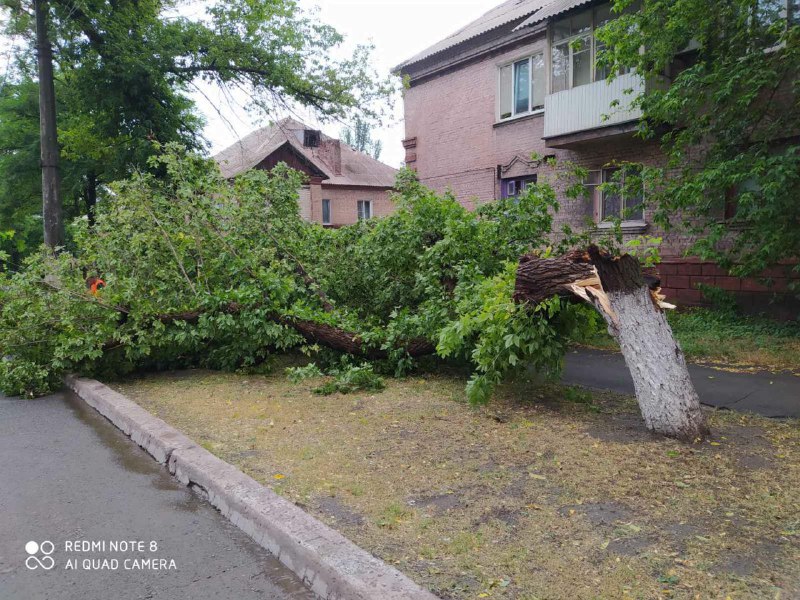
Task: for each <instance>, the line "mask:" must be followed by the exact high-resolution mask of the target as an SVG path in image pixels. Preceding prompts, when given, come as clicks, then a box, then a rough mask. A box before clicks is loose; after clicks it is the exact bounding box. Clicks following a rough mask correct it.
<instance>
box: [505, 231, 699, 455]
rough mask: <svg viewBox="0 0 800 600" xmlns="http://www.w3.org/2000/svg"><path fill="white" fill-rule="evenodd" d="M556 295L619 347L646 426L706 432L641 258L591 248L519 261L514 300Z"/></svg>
mask: <svg viewBox="0 0 800 600" xmlns="http://www.w3.org/2000/svg"><path fill="white" fill-rule="evenodd" d="M554 294H557V295H559V296H561V297H564V298H567V299H575V300H580V301H582V302H586V303H588V304H590V305H591V306H593V307H594V308H595V309H596V310H597V311H598V312H599V313H600V314H601V315H602V317H603V319H604V320H605V322H606V324H607V325H608V331H609V333H610V334H611V335H612V336H613V337H614V339H616V340H617V342H618V343H619V346H620V349H621V350H622V354H623V356H624V357H625V363H626V364H627V366H628V369H629V370H630V373H631V376H632V378H633V383H634V387H635V389H636V399H637V401H638V402H639V408H640V409H641V411H642V417H643V418H644V421H645V424H646V425H647V428H648V429H650V430H651V431H654V432H656V433H660V434H664V435H667V436H670V437H675V438H679V439H684V440H693V439H696V438H701V437H704V436H705V435H707V434H708V428H707V425H706V420H705V417H704V415H703V412H702V410H701V408H700V401H699V398H698V396H697V392H696V391H695V388H694V385H693V384H692V380H691V378H690V377H689V371H688V369H687V367H686V360H685V358H684V355H683V351H682V350H681V349H680V346H678V343H677V342H676V341H675V338H674V336H673V334H672V329H671V328H670V326H669V323H668V322H667V318H666V316H665V314H664V310H663V309H664V308H674V307H673V306H671V305H668V304H666V303H665V302H664V297H663V296H661V295H660V294H659V289H658V287H657V282H647V281H646V280H645V278H644V276H643V275H642V271H641V268H640V265H639V261H638V260H637V259H636V258H634V257H632V256H630V255H627V254H625V255H623V256H620V257H614V256H611V255H610V254H608V253H605V252H602V251H601V250H600V249H598V248H597V247H596V246H591V247H590V248H589V249H588V250H587V251H577V252H572V253H570V254H568V255H566V256H564V257H561V258H553V259H543V258H539V257H537V256H536V255H532V254H531V255H527V256H523V257H522V259H521V260H520V264H519V268H518V270H517V280H516V288H515V292H514V298H515V299H516V300H517V301H518V302H529V303H532V304H538V303H540V302H542V301H544V300H546V299H547V298H549V297H550V296H552V295H554Z"/></svg>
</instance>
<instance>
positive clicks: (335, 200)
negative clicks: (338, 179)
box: [311, 183, 394, 227]
mask: <svg viewBox="0 0 800 600" xmlns="http://www.w3.org/2000/svg"><path fill="white" fill-rule="evenodd" d="M390 195H391V191H390V190H387V189H381V188H359V187H343V186H326V185H325V184H324V183H323V184H322V186H321V190H320V193H319V196H316V195H315V196H314V197H312V203H311V220H312V221H314V222H316V223H322V200H323V199H326V200H330V201H331V226H333V227H337V226H342V225H352V224H353V223H355V222H356V221H358V201H359V200H371V201H372V216H373V217H385V216H387V215H390V214H392V212H394V203H393V202H392V201H391V199H390Z"/></svg>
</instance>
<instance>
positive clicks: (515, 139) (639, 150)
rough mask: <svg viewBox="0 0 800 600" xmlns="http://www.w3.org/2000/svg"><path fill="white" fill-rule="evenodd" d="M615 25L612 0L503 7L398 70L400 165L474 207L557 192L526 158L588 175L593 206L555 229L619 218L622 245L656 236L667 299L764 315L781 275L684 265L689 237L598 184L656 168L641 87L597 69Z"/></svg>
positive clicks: (551, 0) (632, 78) (564, 217)
mask: <svg viewBox="0 0 800 600" xmlns="http://www.w3.org/2000/svg"><path fill="white" fill-rule="evenodd" d="M611 18H612V13H611V11H610V4H609V2H603V1H597V0H509V1H507V2H504V3H503V4H500V5H499V6H497V7H495V8H494V9H492V10H491V11H489V12H488V13H486V14H485V15H483V16H482V17H480V18H479V19H477V20H476V21H474V22H473V23H470V24H469V25H467V26H466V27H464V28H462V29H460V30H459V31H457V32H455V33H453V34H452V35H450V36H448V37H446V38H444V39H443V40H441V41H440V42H438V43H437V44H434V45H433V46H431V47H430V48H428V49H426V50H424V51H422V52H420V53H419V54H417V55H416V56H414V57H412V58H410V59H409V60H407V61H405V62H403V63H402V64H400V65H399V66H398V67H396V71H397V72H398V73H401V74H403V75H405V76H407V77H408V79H409V83H410V87H409V88H408V89H407V90H406V91H405V95H404V107H405V128H406V135H405V139H404V140H403V145H404V147H405V149H406V163H407V164H408V166H410V167H412V168H414V169H415V170H416V171H417V173H418V175H419V177H420V180H421V181H422V182H423V183H424V184H426V185H428V186H430V187H432V188H434V189H436V190H440V191H443V190H445V189H448V188H449V189H451V190H452V191H453V192H454V194H455V195H456V197H457V198H459V200H460V201H461V202H462V203H463V204H464V205H465V206H468V207H470V208H473V207H474V206H475V205H476V204H479V203H483V202H491V201H492V200H494V199H497V198H501V197H507V196H509V195H515V194H517V193H519V192H520V191H521V190H522V189H524V186H525V185H526V184H527V183H528V182H531V181H537V180H539V181H541V180H543V178H549V179H551V180H552V183H553V184H554V186H555V187H556V189H559V186H560V185H561V186H563V185H564V184H563V182H559V181H558V180H556V178H555V177H554V173H553V170H552V168H551V167H549V166H547V165H545V164H544V161H543V160H531V156H532V155H533V154H534V153H535V155H537V156H538V157H548V156H554V157H555V158H557V159H558V161H559V162H570V163H575V164H577V165H580V166H582V167H585V168H586V169H588V172H589V179H588V182H587V183H588V184H590V185H589V187H590V190H591V193H590V197H589V198H588V199H575V200H573V199H568V198H566V197H565V196H564V197H562V198H561V210H560V212H559V214H558V215H557V217H556V218H557V220H558V221H560V222H561V223H563V222H567V223H569V224H570V225H571V226H573V228H578V229H582V228H585V227H587V226H588V227H594V228H597V229H598V230H602V229H603V228H606V227H610V226H611V223H610V222H609V221H607V219H609V218H612V217H621V216H624V217H625V220H624V221H623V223H622V229H623V232H624V233H625V234H626V236H627V237H632V236H635V235H641V234H651V235H660V236H663V243H662V245H661V254H662V257H663V263H662V266H661V269H660V271H661V276H662V284H663V286H664V289H665V291H666V292H667V294H668V295H669V297H670V298H671V299H674V300H677V301H678V302H679V303H683V304H696V303H700V302H702V300H703V296H702V293H701V292H700V291H699V289H698V285H699V284H701V283H705V284H711V285H717V286H719V287H722V288H724V289H728V290H731V291H734V292H736V293H738V294H739V297H740V300H741V302H742V304H743V305H744V306H745V307H747V308H754V307H764V306H765V305H766V304H767V302H768V301H769V300H771V299H772V296H773V295H774V293H775V292H778V293H779V292H783V291H785V290H786V283H787V280H786V279H785V273H784V270H782V269H775V270H774V272H772V273H769V274H765V275H766V276H770V277H771V278H772V280H773V281H774V285H773V287H771V288H766V287H764V286H762V285H761V284H760V283H758V282H757V281H755V280H739V279H736V278H731V277H728V276H727V274H726V273H724V272H722V271H721V270H720V269H719V268H717V267H716V266H715V265H713V264H708V263H702V262H700V261H697V260H694V259H691V258H685V257H684V254H685V250H686V248H687V247H688V246H689V244H690V242H691V240H690V239H688V238H687V237H686V235H685V234H682V233H680V232H678V231H671V232H669V233H668V234H666V235H664V234H663V232H661V231H657V230H656V229H655V227H654V226H653V224H652V222H651V220H650V215H649V214H648V211H647V210H646V209H644V210H642V208H641V206H639V203H640V202H641V197H638V198H637V197H631V198H625V197H621V196H623V194H614V195H612V194H608V193H604V192H602V191H601V189H599V188H598V187H596V186H597V185H599V184H601V183H603V182H609V181H618V180H619V178H620V177H624V173H620V172H619V171H617V169H616V167H615V166H614V164H613V163H615V162H616V163H623V162H625V161H631V162H636V163H641V164H658V163H659V161H661V160H662V155H661V152H660V149H659V146H658V144H657V143H653V142H648V141H644V140H641V139H639V138H636V137H635V136H634V132H635V130H636V127H637V122H638V120H639V118H640V117H641V113H640V111H639V110H638V109H636V108H634V107H632V106H631V99H632V97H635V96H636V95H637V94H635V93H634V94H629V93H626V90H633V91H634V92H640V91H643V90H644V85H645V84H644V82H643V81H642V79H641V78H640V77H638V76H637V75H636V74H635V73H625V74H621V75H619V76H618V77H617V78H616V79H615V80H614V81H613V82H611V83H608V82H607V81H606V73H604V72H603V71H602V69H601V68H600V67H598V66H596V65H595V56H596V54H597V52H598V49H599V47H598V46H599V42H598V41H597V40H596V39H595V36H594V30H595V29H597V28H598V27H601V26H602V25H603V24H604V23H605V22H607V21H608V20H609V19H611ZM687 51H691V49H687ZM656 84H657V85H668V84H669V80H668V79H667V78H666V77H665V80H664V81H662V82H657V83H656ZM612 107H613V108H612ZM645 193H646V190H645ZM795 314H796V313H795Z"/></svg>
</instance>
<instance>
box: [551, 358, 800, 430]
mask: <svg viewBox="0 0 800 600" xmlns="http://www.w3.org/2000/svg"><path fill="white" fill-rule="evenodd" d="M689 375H691V377H692V383H694V387H695V389H696V390H697V395H698V396H700V402H701V403H703V404H706V405H708V406H716V407H717V408H727V409H730V410H737V411H741V412H753V413H757V414H760V415H763V416H765V417H792V418H799V417H800V377H798V376H796V375H792V374H790V373H768V372H758V373H733V372H730V371H721V370H719V369H712V368H710V367H703V366H700V365H694V364H690V365H689ZM563 381H564V382H565V383H570V384H575V385H581V386H583V387H588V388H595V389H602V390H612V391H615V392H619V393H621V394H631V395H633V394H634V389H633V380H632V379H631V374H630V371H628V367H627V366H626V365H625V359H624V358H623V357H622V354H619V353H613V352H600V351H596V350H578V351H576V352H570V353H569V354H567V356H566V359H565V364H564V375H563Z"/></svg>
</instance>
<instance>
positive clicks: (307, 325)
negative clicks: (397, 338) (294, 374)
mask: <svg viewBox="0 0 800 600" xmlns="http://www.w3.org/2000/svg"><path fill="white" fill-rule="evenodd" d="M242 310H244V307H243V306H241V305H240V304H238V303H235V302H232V303H230V304H228V305H227V306H225V307H223V308H222V312H224V313H228V314H237V313H239V312H241V311H242ZM203 314H204V313H203V312H200V311H190V312H185V313H170V314H163V315H156V317H155V320H157V321H159V322H161V323H164V324H166V325H168V324H170V323H175V322H176V321H184V322H186V323H197V321H198V320H199V319H200V317H201V316H202V315H203ZM270 319H271V320H273V321H275V322H276V323H280V324H281V325H286V326H287V327H291V328H292V329H294V330H295V331H297V332H298V333H299V334H300V335H302V336H303V337H304V338H305V339H306V340H307V341H309V342H311V343H319V344H321V345H323V346H326V347H328V348H332V349H333V350H338V351H339V352H345V353H347V354H353V355H355V356H363V357H364V358H369V359H372V360H380V359H384V358H387V357H388V356H389V353H388V351H386V350H382V349H380V348H371V347H367V346H365V345H364V342H363V341H362V340H361V338H360V337H359V335H358V334H357V333H353V332H352V331H347V330H345V329H340V328H338V327H334V326H332V325H327V324H325V323H317V322H315V321H307V320H304V319H297V318H291V317H283V316H280V315H273V316H271V317H270ZM398 348H403V349H405V351H406V352H408V354H409V355H410V356H412V357H415V358H416V357H419V356H425V355H427V354H433V353H434V352H435V351H436V347H435V346H434V345H433V344H432V343H430V342H429V341H428V340H426V339H424V338H417V339H412V340H408V341H407V342H405V343H403V344H401V345H399V346H398Z"/></svg>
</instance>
